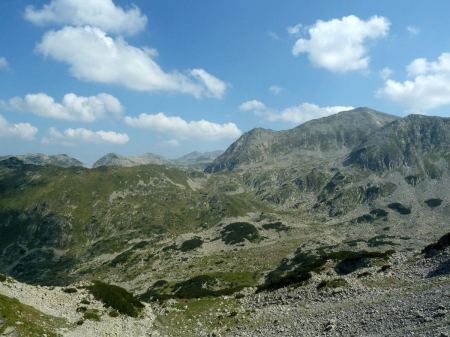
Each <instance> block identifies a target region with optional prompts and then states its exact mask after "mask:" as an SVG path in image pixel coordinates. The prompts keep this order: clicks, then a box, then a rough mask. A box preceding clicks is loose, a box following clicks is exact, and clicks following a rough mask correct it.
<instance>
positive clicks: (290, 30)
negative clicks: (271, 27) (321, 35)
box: [286, 23, 303, 35]
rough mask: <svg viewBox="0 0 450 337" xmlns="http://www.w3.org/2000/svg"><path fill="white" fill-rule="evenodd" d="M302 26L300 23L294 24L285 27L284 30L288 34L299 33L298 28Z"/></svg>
mask: <svg viewBox="0 0 450 337" xmlns="http://www.w3.org/2000/svg"><path fill="white" fill-rule="evenodd" d="M302 27H303V25H302V24H301V23H299V24H298V25H295V26H294V27H287V28H286V31H287V32H288V34H289V35H300V29H301V28H302Z"/></svg>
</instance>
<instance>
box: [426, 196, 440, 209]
mask: <svg viewBox="0 0 450 337" xmlns="http://www.w3.org/2000/svg"><path fill="white" fill-rule="evenodd" d="M425 203H426V204H427V205H428V206H430V207H437V206H440V205H441V204H442V199H439V198H434V199H428V200H425Z"/></svg>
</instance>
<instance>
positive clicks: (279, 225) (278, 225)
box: [262, 222, 289, 232]
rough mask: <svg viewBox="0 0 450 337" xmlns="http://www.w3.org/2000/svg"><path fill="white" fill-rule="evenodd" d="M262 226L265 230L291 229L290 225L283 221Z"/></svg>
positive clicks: (279, 230)
mask: <svg viewBox="0 0 450 337" xmlns="http://www.w3.org/2000/svg"><path fill="white" fill-rule="evenodd" d="M262 228H264V229H265V230H270V229H275V230H276V231H277V232H281V231H287V230H288V229H289V227H288V226H286V225H283V223H282V222H274V223H268V224H265V225H262Z"/></svg>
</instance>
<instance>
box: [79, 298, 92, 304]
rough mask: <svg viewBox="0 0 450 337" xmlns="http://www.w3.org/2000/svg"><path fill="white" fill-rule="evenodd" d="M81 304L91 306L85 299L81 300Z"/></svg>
mask: <svg viewBox="0 0 450 337" xmlns="http://www.w3.org/2000/svg"><path fill="white" fill-rule="evenodd" d="M81 304H87V305H89V304H91V302H89V301H88V300H87V299H83V300H81Z"/></svg>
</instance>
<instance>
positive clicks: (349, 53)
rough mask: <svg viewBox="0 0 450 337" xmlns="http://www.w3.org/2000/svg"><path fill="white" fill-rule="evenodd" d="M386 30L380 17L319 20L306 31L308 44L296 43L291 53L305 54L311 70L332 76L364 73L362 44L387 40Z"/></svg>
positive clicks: (300, 40)
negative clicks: (321, 69)
mask: <svg viewBox="0 0 450 337" xmlns="http://www.w3.org/2000/svg"><path fill="white" fill-rule="evenodd" d="M389 26H390V22H389V20H387V19H386V18H384V17H380V16H373V17H372V18H370V20H368V21H363V20H360V19H359V18H358V17H356V16H354V15H350V16H345V17H343V18H342V20H339V19H333V20H330V21H326V22H325V21H321V20H318V21H317V22H316V23H315V25H313V26H312V27H310V28H309V29H308V32H309V35H310V37H311V38H310V40H306V39H299V40H297V42H296V43H295V45H294V47H293V48H292V53H293V54H294V55H295V56H297V55H298V54H300V53H308V58H309V60H310V61H311V62H312V64H313V65H314V66H316V67H319V68H325V69H328V70H330V71H334V72H346V71H349V70H358V69H366V68H367V67H368V64H369V59H370V57H369V56H366V54H367V47H366V45H365V41H366V40H367V39H377V38H380V37H383V36H386V35H387V33H388V31H389Z"/></svg>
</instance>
